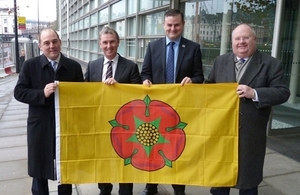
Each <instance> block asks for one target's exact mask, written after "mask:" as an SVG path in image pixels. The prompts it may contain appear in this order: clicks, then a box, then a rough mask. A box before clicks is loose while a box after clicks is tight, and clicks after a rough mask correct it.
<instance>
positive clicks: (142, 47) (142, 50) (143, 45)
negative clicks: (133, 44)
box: [138, 38, 157, 59]
mask: <svg viewBox="0 0 300 195" xmlns="http://www.w3.org/2000/svg"><path fill="white" fill-rule="evenodd" d="M155 40H157V39H156V38H155V39H151V38H147V39H139V40H138V43H139V51H138V52H139V58H140V59H143V58H144V57H145V54H146V51H147V46H148V44H149V42H151V41H155Z"/></svg>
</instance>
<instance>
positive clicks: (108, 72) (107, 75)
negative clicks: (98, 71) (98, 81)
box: [105, 61, 113, 79]
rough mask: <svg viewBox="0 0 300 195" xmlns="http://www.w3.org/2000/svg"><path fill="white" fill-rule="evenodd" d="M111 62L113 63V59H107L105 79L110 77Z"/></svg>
mask: <svg viewBox="0 0 300 195" xmlns="http://www.w3.org/2000/svg"><path fill="white" fill-rule="evenodd" d="M112 63H113V61H109V64H108V66H107V71H106V78H105V79H108V78H112Z"/></svg>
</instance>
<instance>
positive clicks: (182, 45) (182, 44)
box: [175, 37, 188, 80]
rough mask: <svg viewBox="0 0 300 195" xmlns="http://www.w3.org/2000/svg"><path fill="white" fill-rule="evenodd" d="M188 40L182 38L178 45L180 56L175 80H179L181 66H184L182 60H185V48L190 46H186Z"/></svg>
mask: <svg viewBox="0 0 300 195" xmlns="http://www.w3.org/2000/svg"><path fill="white" fill-rule="evenodd" d="M186 43H187V42H186V39H185V38H183V37H181V41H180V43H179V45H178V56H177V62H176V73H175V80H176V78H177V75H178V73H179V70H180V66H181V64H182V60H183V56H184V53H185V48H186V47H187V46H188V45H186Z"/></svg>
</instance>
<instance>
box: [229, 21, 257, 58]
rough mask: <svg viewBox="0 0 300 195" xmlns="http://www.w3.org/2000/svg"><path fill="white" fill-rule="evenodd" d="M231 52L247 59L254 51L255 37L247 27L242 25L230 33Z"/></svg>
mask: <svg viewBox="0 0 300 195" xmlns="http://www.w3.org/2000/svg"><path fill="white" fill-rule="evenodd" d="M232 51H233V53H234V54H235V55H236V56H238V57H240V58H248V57H250V56H252V54H253V53H254V52H255V51H256V36H255V33H254V31H253V30H252V29H251V28H250V27H249V26H248V25H245V24H242V25H240V26H238V27H236V28H235V29H234V30H233V31H232Z"/></svg>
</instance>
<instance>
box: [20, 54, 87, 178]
mask: <svg viewBox="0 0 300 195" xmlns="http://www.w3.org/2000/svg"><path fill="white" fill-rule="evenodd" d="M54 80H58V81H78V82H83V74H82V69H81V66H80V64H79V63H78V62H76V61H74V60H72V59H69V58H66V57H65V56H64V55H62V54H61V58H60V61H59V64H58V67H57V70H56V72H54V70H53V68H52V66H51V64H50V62H49V61H48V59H47V58H46V56H45V55H40V56H37V57H35V58H31V59H28V60H26V61H25V62H24V63H23V66H22V69H21V72H20V74H19V79H18V81H17V84H16V86H15V89H14V96H15V98H16V100H18V101H20V102H23V103H26V104H28V105H29V109H28V119H27V142H28V143H27V145H28V174H29V176H31V177H34V178H39V179H52V180H53V179H56V178H55V175H54V163H53V162H54V161H53V159H54V158H55V144H56V143H55V110H54V94H52V95H51V96H50V97H48V98H46V97H45V95H44V87H45V86H46V84H48V83H51V82H53V81H54Z"/></svg>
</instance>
